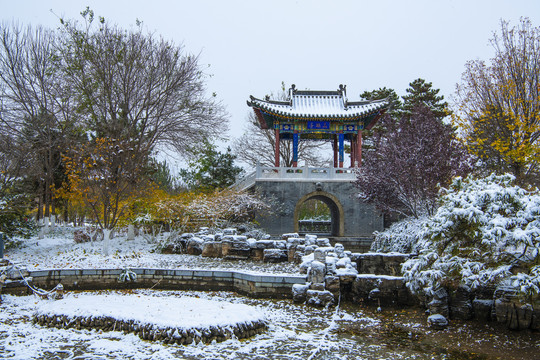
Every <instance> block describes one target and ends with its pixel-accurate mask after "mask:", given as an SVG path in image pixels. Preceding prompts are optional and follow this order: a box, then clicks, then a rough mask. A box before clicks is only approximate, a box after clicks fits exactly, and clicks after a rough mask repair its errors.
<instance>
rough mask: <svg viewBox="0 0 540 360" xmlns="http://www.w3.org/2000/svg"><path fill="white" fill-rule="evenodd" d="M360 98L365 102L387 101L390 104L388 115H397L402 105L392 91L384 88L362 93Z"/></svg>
mask: <svg viewBox="0 0 540 360" xmlns="http://www.w3.org/2000/svg"><path fill="white" fill-rule="evenodd" d="M360 97H361V98H362V99H365V100H370V101H371V100H383V99H388V100H389V102H390V106H389V110H388V113H389V114H391V115H397V113H398V112H399V111H400V110H401V108H402V106H403V103H402V102H401V99H400V98H399V96H398V94H397V93H396V91H395V90H394V89H388V88H387V87H386V86H385V87H382V88H378V89H377V90H372V91H364V92H363V93H362V94H360Z"/></svg>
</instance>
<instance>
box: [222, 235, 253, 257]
mask: <svg viewBox="0 0 540 360" xmlns="http://www.w3.org/2000/svg"><path fill="white" fill-rule="evenodd" d="M221 253H222V255H223V258H224V259H227V260H247V259H248V258H249V257H250V255H251V247H250V246H249V242H248V241H247V237H245V236H242V235H226V236H224V237H223V240H222V244H221Z"/></svg>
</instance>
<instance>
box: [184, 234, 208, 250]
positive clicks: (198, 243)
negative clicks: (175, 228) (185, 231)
mask: <svg viewBox="0 0 540 360" xmlns="http://www.w3.org/2000/svg"><path fill="white" fill-rule="evenodd" d="M203 244H204V240H203V239H201V238H200V237H197V236H193V237H191V238H189V240H187V241H186V254H188V255H201V254H202V249H203Z"/></svg>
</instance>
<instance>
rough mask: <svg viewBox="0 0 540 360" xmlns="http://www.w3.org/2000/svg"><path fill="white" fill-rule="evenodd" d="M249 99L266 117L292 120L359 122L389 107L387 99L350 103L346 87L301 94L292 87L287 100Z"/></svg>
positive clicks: (253, 106)
mask: <svg viewBox="0 0 540 360" xmlns="http://www.w3.org/2000/svg"><path fill="white" fill-rule="evenodd" d="M250 99H251V101H248V102H247V103H248V105H249V106H251V107H252V108H253V109H254V110H255V112H256V113H258V112H259V111H261V112H262V113H264V115H270V116H272V117H275V118H282V119H293V120H303V119H306V120H307V119H324V120H335V121H343V120H349V121H350V120H360V119H363V118H365V117H368V116H372V115H374V114H377V113H378V112H379V111H381V110H383V109H387V108H388V101H387V100H386V99H385V100H376V101H358V102H349V101H348V100H347V97H346V93H345V86H343V85H340V88H339V90H337V91H313V90H301V91H300V90H296V89H295V87H294V85H293V86H292V88H291V89H290V90H289V98H288V99H287V100H286V101H275V100H269V99H266V100H261V99H257V98H255V97H253V96H250ZM257 115H261V114H257Z"/></svg>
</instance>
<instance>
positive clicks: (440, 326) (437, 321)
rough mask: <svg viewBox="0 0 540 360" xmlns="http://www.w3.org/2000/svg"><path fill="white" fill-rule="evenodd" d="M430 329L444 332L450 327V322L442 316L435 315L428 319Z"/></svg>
mask: <svg viewBox="0 0 540 360" xmlns="http://www.w3.org/2000/svg"><path fill="white" fill-rule="evenodd" d="M427 322H428V325H429V327H431V328H433V329H435V330H444V329H446V328H447V327H448V320H446V318H445V317H444V316H442V315H441V314H434V315H431V316H429V317H428V319H427Z"/></svg>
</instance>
